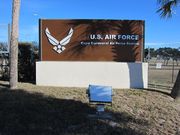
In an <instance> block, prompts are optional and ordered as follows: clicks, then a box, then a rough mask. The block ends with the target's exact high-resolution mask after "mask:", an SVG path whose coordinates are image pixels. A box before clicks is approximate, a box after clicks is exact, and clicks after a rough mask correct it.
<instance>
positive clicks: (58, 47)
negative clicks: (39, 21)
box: [45, 28, 73, 53]
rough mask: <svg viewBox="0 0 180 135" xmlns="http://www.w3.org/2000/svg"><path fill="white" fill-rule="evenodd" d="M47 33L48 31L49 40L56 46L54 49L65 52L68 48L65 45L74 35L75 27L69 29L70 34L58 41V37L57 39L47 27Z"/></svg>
mask: <svg viewBox="0 0 180 135" xmlns="http://www.w3.org/2000/svg"><path fill="white" fill-rule="evenodd" d="M45 33H46V36H47V38H48V41H49V42H50V43H51V44H52V45H53V46H54V47H53V49H54V50H55V51H56V52H57V53H61V52H63V51H64V50H65V49H66V48H65V47H64V46H65V45H67V44H68V43H69V42H70V40H71V37H72V35H73V29H72V28H71V29H70V30H69V33H68V35H67V36H66V37H65V38H63V39H62V40H61V41H58V40H57V39H55V38H54V37H53V36H52V35H51V33H50V32H49V29H48V28H46V30H45Z"/></svg>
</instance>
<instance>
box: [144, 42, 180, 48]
mask: <svg viewBox="0 0 180 135" xmlns="http://www.w3.org/2000/svg"><path fill="white" fill-rule="evenodd" d="M145 47H152V48H159V47H172V48H178V47H180V42H179V41H178V42H169V43H167V42H164V43H163V42H161V43H160V42H152V43H148V42H147V43H145Z"/></svg>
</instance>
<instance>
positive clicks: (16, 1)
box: [10, 0, 20, 89]
mask: <svg viewBox="0 0 180 135" xmlns="http://www.w3.org/2000/svg"><path fill="white" fill-rule="evenodd" d="M12 4H13V6H12V25H11V26H12V29H11V40H10V88H11V89H15V88H16V87H17V80H18V36H19V11H20V0H13V3H12Z"/></svg>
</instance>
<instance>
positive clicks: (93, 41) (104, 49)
mask: <svg viewBox="0 0 180 135" xmlns="http://www.w3.org/2000/svg"><path fill="white" fill-rule="evenodd" d="M40 47H41V48H40V51H41V60H42V61H117V62H135V61H142V58H143V51H142V50H143V47H144V21H140V20H136V21H134V20H40Z"/></svg>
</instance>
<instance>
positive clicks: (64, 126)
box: [0, 81, 180, 135]
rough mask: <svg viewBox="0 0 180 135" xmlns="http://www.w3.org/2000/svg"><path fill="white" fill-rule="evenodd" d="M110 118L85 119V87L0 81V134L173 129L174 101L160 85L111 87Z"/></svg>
mask: <svg viewBox="0 0 180 135" xmlns="http://www.w3.org/2000/svg"><path fill="white" fill-rule="evenodd" d="M113 92H114V96H113V105H112V106H106V109H105V110H106V111H107V112H109V113H110V114H111V115H112V119H111V120H108V119H90V118H88V117H87V116H88V114H91V113H94V112H95V107H94V106H91V105H89V104H88V98H87V95H86V89H85V88H62V87H40V86H36V85H33V84H28V83H19V84H18V89H16V90H9V89H8V88H7V82H3V81H0V135H91V134H92V135H123V134H124V135H143V134H149V135H152V134H153V135H164V134H168V135H171V134H172V135H176V134H177V135H179V134H180V104H178V103H176V102H174V101H173V99H172V98H171V97H170V96H169V95H168V94H169V92H168V91H165V92H162V91H150V90H126V89H122V90H118V89H114V90H113Z"/></svg>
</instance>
